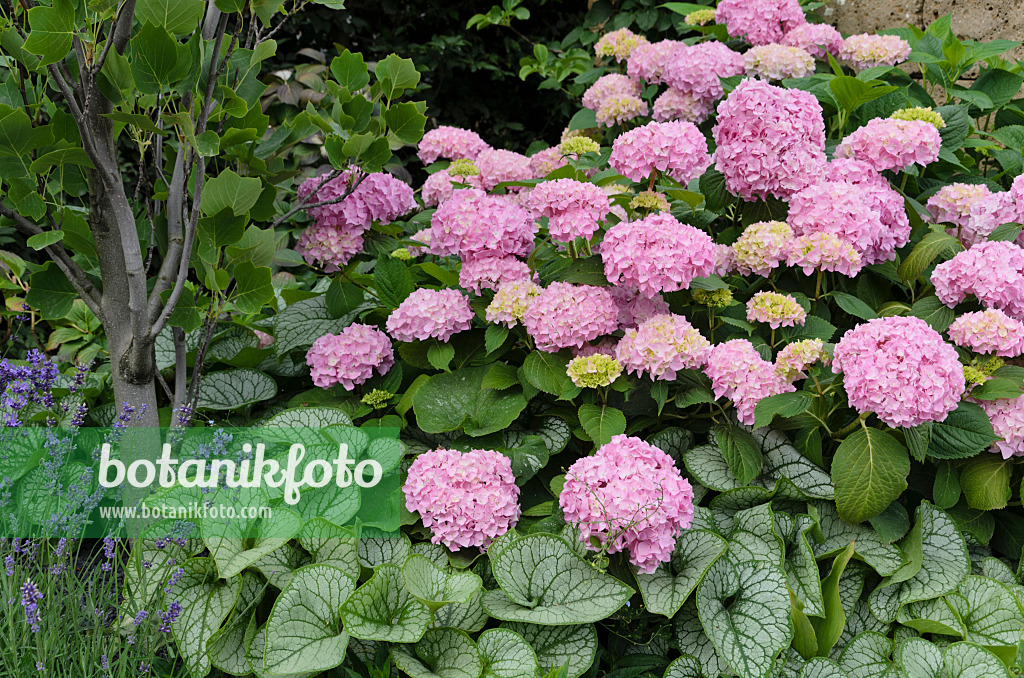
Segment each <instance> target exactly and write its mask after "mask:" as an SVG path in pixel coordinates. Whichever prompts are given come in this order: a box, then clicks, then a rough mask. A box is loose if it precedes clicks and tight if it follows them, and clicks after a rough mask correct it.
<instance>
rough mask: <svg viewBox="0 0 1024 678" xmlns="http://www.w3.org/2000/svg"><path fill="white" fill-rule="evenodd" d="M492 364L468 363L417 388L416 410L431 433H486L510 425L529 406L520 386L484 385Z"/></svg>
mask: <svg viewBox="0 0 1024 678" xmlns="http://www.w3.org/2000/svg"><path fill="white" fill-rule="evenodd" d="M488 369H489V368H488V367H486V366H481V367H466V368H462V369H459V370H455V371H453V372H449V373H446V374H436V375H434V376H432V377H431V378H430V379H429V380H428V381H427V382H426V383H424V384H423V386H421V387H420V388H419V390H418V391H416V395H414V396H413V412H415V414H416V423H417V424H418V425H419V427H420V429H422V430H423V431H425V432H427V433H443V432H446V431H455V430H457V429H460V428H461V429H463V430H464V431H465V432H466V433H468V434H469V435H471V436H482V435H487V434H488V433H494V432H495V431H500V430H502V429H506V428H508V427H509V425H510V424H511V423H512V422H513V421H515V420H516V418H517V417H518V416H519V414H520V413H521V412H522V411H523V409H525V408H526V398H524V397H523V394H522V393H521V392H520V391H519V390H518V389H505V390H503V391H498V390H495V389H490V388H482V383H483V379H484V376H485V375H486V374H487V371H488Z"/></svg>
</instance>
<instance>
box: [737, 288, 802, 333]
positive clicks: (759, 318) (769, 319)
mask: <svg viewBox="0 0 1024 678" xmlns="http://www.w3.org/2000/svg"><path fill="white" fill-rule="evenodd" d="M747 320H749V321H750V322H760V323H768V325H769V326H770V327H771V328H772V329H773V330H775V329H778V328H780V327H793V326H794V325H803V324H804V323H805V322H807V311H805V310H804V307H803V306H801V305H800V303H799V302H798V301H797V300H796V299H794V298H793V297H791V296H789V295H788V294H779V293H778V292H758V293H757V294H755V295H754V296H753V297H751V299H750V301H748V302H747Z"/></svg>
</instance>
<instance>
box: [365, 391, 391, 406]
mask: <svg viewBox="0 0 1024 678" xmlns="http://www.w3.org/2000/svg"><path fill="white" fill-rule="evenodd" d="M394 395H395V394H394V393H388V392H387V391H382V390H380V389H379V388H375V389H373V390H372V391H370V392H369V393H367V394H366V395H364V396H363V400H362V401H363V402H364V403H365V404H367V405H369V406H370V407H372V408H373V409H375V410H379V409H381V408H384V407H387V406H388V401H389V400H391V399H392V398H393V397H394Z"/></svg>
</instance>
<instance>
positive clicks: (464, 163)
mask: <svg viewBox="0 0 1024 678" xmlns="http://www.w3.org/2000/svg"><path fill="white" fill-rule="evenodd" d="M448 174H449V175H451V176H453V177H475V176H477V175H479V174H480V169H479V168H478V167H477V166H476V164H474V163H473V161H472V160H467V159H465V158H462V159H460V160H453V161H452V164H451V165H450V166H449V167H448Z"/></svg>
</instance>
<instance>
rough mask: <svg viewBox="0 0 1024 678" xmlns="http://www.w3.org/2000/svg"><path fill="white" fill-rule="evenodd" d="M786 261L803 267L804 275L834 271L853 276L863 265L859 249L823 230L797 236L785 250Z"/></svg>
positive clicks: (791, 264)
mask: <svg viewBox="0 0 1024 678" xmlns="http://www.w3.org/2000/svg"><path fill="white" fill-rule="evenodd" d="M786 263H787V264H788V265H790V266H797V267H799V268H801V269H803V272H804V275H811V274H812V273H813V272H814V271H835V272H837V273H842V274H843V275H848V276H850V277H851V278H852V277H854V276H855V275H857V274H858V273H860V269H861V268H863V267H864V262H863V260H862V259H861V256H860V252H858V251H857V250H856V249H855V248H854V247H853V245H851V244H850V243H849V242H848V241H847V240H844V239H843V238H840V237H839V236H838V235H836V234H835V233H823V232H820V231H819V232H815V233H808V234H807V235H801V236H800V237H798V238H794V239H793V241H792V242H791V243H790V245H789V251H788V252H787V253H786Z"/></svg>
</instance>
